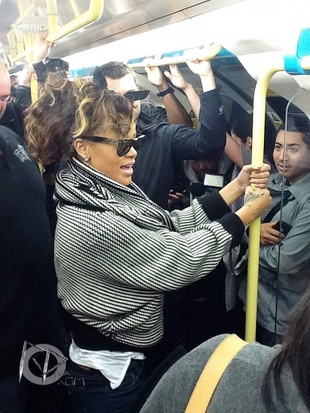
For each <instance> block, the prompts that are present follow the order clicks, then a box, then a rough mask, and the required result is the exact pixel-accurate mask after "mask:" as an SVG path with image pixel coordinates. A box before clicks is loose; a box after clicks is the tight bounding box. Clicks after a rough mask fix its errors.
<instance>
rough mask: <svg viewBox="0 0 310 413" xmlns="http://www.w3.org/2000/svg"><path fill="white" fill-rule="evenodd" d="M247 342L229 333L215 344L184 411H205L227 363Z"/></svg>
mask: <svg viewBox="0 0 310 413" xmlns="http://www.w3.org/2000/svg"><path fill="white" fill-rule="evenodd" d="M247 344H248V343H247V342H246V341H244V340H242V339H241V338H239V337H238V336H236V334H231V335H229V336H228V337H226V338H225V339H224V340H223V341H222V342H221V343H220V344H219V345H218V346H217V348H216V349H215V350H214V352H213V353H212V355H211V357H210V358H209V361H208V362H207V364H206V365H205V367H204V369H203V370H202V373H201V374H200V377H199V379H198V381H197V383H196V386H195V388H194V390H193V392H192V395H191V397H190V399H189V402H188V404H187V407H186V410H185V413H205V412H206V410H207V408H208V406H209V403H210V401H211V398H212V396H213V393H214V391H215V389H216V386H217V384H218V383H219V381H220V379H221V377H222V375H223V373H224V372H225V370H226V368H227V367H228V365H229V363H230V362H231V360H232V359H233V358H234V357H235V355H236V354H237V353H238V351H239V350H241V349H242V348H243V347H244V346H246V345H247Z"/></svg>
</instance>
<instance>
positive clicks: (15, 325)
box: [0, 126, 63, 377]
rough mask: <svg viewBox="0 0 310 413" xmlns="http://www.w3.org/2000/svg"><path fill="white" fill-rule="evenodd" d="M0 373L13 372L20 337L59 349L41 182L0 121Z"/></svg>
mask: <svg viewBox="0 0 310 413" xmlns="http://www.w3.org/2000/svg"><path fill="white" fill-rule="evenodd" d="M0 150H1V152H2V155H0V282H1V287H0V331H1V340H0V377H1V376H4V375H8V374H12V372H14V373H15V374H18V368H19V362H20V358H21V354H22V347H23V343H24V340H27V341H29V342H30V343H33V344H40V343H41V344H43V343H44V344H52V345H54V346H56V347H57V348H59V349H60V350H61V347H62V340H63V336H62V334H63V325H62V321H61V317H60V313H59V308H58V301H57V295H56V276H55V273H54V266H53V243H52V237H51V232H50V228H49V222H48V218H47V215H46V207H45V188H44V184H43V181H42V178H41V176H40V173H39V170H38V167H37V164H36V163H35V162H34V161H33V160H32V159H31V158H30V156H29V155H28V153H27V152H26V150H25V148H24V147H23V145H22V141H21V140H19V138H18V137H17V136H16V135H15V134H14V133H13V132H12V131H11V130H9V129H7V128H5V127H3V126H0Z"/></svg>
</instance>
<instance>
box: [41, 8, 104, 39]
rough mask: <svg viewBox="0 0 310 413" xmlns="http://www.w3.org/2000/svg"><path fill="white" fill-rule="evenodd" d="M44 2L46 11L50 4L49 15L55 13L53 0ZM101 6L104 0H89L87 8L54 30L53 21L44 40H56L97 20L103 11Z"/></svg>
mask: <svg viewBox="0 0 310 413" xmlns="http://www.w3.org/2000/svg"><path fill="white" fill-rule="evenodd" d="M46 3H47V6H48V13H49V6H50V9H51V15H55V4H54V2H53V1H52V0H47V2H46ZM103 8H104V0H90V5H89V9H88V10H87V11H86V12H85V13H82V14H81V15H80V16H78V17H77V18H75V19H73V20H71V21H70V22H68V23H66V24H65V25H64V26H62V27H60V28H58V29H57V30H56V31H55V24H54V23H53V27H52V28H51V29H52V30H51V31H50V30H49V34H48V36H47V37H46V40H47V41H48V42H51V43H53V42H56V41H57V40H59V39H62V38H63V37H65V36H67V35H68V34H71V33H73V32H75V31H77V30H79V29H81V28H82V27H85V26H86V25H88V24H90V23H92V22H94V21H96V20H98V19H99V18H100V17H101V15H102V13H103Z"/></svg>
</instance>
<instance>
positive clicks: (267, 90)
mask: <svg viewBox="0 0 310 413" xmlns="http://www.w3.org/2000/svg"><path fill="white" fill-rule="evenodd" d="M0 15H1V16H5V18H2V19H1V21H0V57H1V60H2V61H3V62H4V63H5V64H6V65H7V67H8V69H9V72H10V74H18V73H19V72H20V71H21V70H22V68H23V67H24V66H25V65H26V64H28V63H31V61H32V51H33V47H34V44H35V38H36V35H37V33H39V32H42V31H47V32H48V35H47V40H48V41H50V42H53V43H54V46H53V47H52V48H51V52H50V56H49V57H50V58H60V59H64V60H65V61H67V62H68V63H69V76H70V77H71V78H74V77H87V78H89V79H91V78H92V75H93V72H94V69H95V67H96V66H100V65H102V64H104V63H107V62H109V61H112V60H118V61H122V62H124V63H126V64H128V65H129V66H130V67H132V69H133V70H134V71H135V73H136V78H137V83H138V86H139V87H140V88H141V89H149V90H150V94H149V96H148V97H147V98H145V100H146V101H148V102H150V103H152V104H155V105H163V103H162V99H161V98H159V97H158V96H157V89H156V88H155V87H154V86H153V85H151V84H150V83H149V81H148V78H147V75H146V71H145V65H146V64H145V63H144V60H145V59H148V62H149V63H148V64H149V65H150V66H151V65H152V64H153V65H155V66H160V67H161V68H162V69H164V70H169V64H174V63H176V64H178V67H179V69H180V71H181V72H182V74H183V75H184V77H185V78H186V79H187V80H188V82H190V83H191V84H193V86H194V87H195V89H196V90H197V92H200V91H201V84H200V81H199V78H198V76H197V75H195V74H193V73H192V72H191V71H190V70H189V68H188V66H187V64H186V59H185V58H184V57H183V54H184V52H185V51H186V50H188V49H192V48H198V49H199V50H200V52H201V56H202V58H205V59H211V64H212V68H213V71H214V75H215V78H216V82H217V86H218V88H219V90H220V95H221V98H222V102H223V105H224V111H225V115H226V118H227V121H228V131H229V127H230V125H231V123H232V122H233V120H234V119H236V118H237V117H239V116H240V115H242V114H243V113H252V112H253V116H254V119H253V152H252V162H254V163H256V164H257V166H260V165H261V163H262V161H263V159H262V148H263V136H262V130H263V128H264V114H265V112H266V113H267V115H268V117H269V118H270V119H271V121H272V122H273V124H274V126H275V127H276V128H279V127H280V126H281V125H285V124H286V121H287V118H288V117H289V116H290V111H293V112H295V111H300V112H304V113H305V114H306V115H307V116H308V117H309V116H310V18H309V16H310V3H309V0H295V1H294V2H292V1H290V0H206V1H201V0H70V1H69V0H46V1H45V0H1V1H0ZM175 95H176V97H177V98H178V99H179V100H180V102H181V103H182V105H183V106H184V107H185V108H186V110H187V111H188V113H190V115H191V116H192V118H193V121H194V122H193V123H194V124H195V122H196V121H197V120H196V119H195V115H194V113H193V111H192V109H191V106H190V104H189V102H188V99H187V98H186V96H185V94H184V93H183V92H182V91H181V90H178V89H177V88H176V90H175ZM309 226H310V223H309ZM250 233H251V231H250ZM253 233H254V231H253ZM250 236H251V235H250ZM250 242H252V243H253V245H256V250H258V249H259V248H258V247H259V245H258V239H257V237H255V236H254V238H253V239H252V238H250ZM254 249H255V248H254ZM256 267H257V266H256V264H255V262H254V264H253V267H252V271H253V278H254V287H253V288H254V292H251V293H252V294H253V295H252V296H251V297H252V298H251V303H252V304H253V308H254V310H253V317H254V321H255V316H256V313H255V304H256V297H255V277H257V271H258V269H257V268H256ZM249 307H250V306H249ZM249 317H250V316H249ZM247 323H248V333H247V338H248V340H252V339H253V338H254V337H255V326H253V318H249V319H248V320H247ZM251 323H252V324H251ZM254 324H255V323H254ZM251 325H252V327H253V328H251Z"/></svg>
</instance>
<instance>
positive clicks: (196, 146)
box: [169, 89, 226, 160]
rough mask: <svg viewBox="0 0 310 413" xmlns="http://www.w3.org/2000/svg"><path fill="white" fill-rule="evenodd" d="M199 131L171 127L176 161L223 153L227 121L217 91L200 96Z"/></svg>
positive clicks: (173, 153)
mask: <svg viewBox="0 0 310 413" xmlns="http://www.w3.org/2000/svg"><path fill="white" fill-rule="evenodd" d="M200 102H201V107H200V115H199V122H200V129H199V131H197V130H195V129H192V128H189V127H185V126H182V127H181V126H177V125H171V126H170V128H173V127H174V128H175V131H174V132H173V130H172V129H171V130H170V131H169V132H170V137H171V149H172V155H173V157H174V158H175V159H178V160H183V159H202V158H204V157H206V156H209V155H210V154H212V153H216V152H218V151H223V150H224V148H225V145H226V119H225V115H224V111H223V106H222V103H221V99H220V95H219V92H218V90H217V89H213V90H211V91H209V92H204V93H201V94H200Z"/></svg>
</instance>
